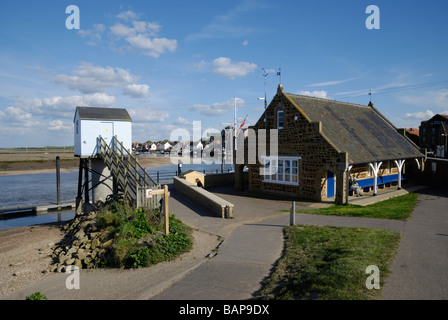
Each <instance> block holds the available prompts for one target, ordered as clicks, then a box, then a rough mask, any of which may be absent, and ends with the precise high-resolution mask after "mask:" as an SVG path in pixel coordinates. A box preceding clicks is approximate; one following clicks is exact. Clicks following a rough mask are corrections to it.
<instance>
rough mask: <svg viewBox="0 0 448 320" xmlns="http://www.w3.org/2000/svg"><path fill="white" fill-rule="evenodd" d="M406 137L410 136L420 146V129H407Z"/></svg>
mask: <svg viewBox="0 0 448 320" xmlns="http://www.w3.org/2000/svg"><path fill="white" fill-rule="evenodd" d="M406 137H408V138H409V139H410V140H411V141H412V142H414V143H415V144H416V145H417V146H420V137H419V131H418V129H416V128H410V129H406Z"/></svg>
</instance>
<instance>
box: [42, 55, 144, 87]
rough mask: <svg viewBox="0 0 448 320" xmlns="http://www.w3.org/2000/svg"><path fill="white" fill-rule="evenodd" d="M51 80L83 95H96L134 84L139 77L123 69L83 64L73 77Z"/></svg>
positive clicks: (59, 77)
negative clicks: (96, 93) (110, 89)
mask: <svg viewBox="0 0 448 320" xmlns="http://www.w3.org/2000/svg"><path fill="white" fill-rule="evenodd" d="M50 80H51V81H53V82H54V83H56V84H62V85H65V86H67V87H68V88H69V89H72V90H79V91H80V92H82V93H94V92H104V91H106V90H107V89H109V88H120V87H125V86H127V85H129V84H134V83H135V82H136V81H137V80H138V77H137V76H134V75H132V74H131V73H130V72H129V71H127V70H125V69H122V68H113V67H102V66H95V65H93V64H91V63H87V62H82V63H80V65H79V66H78V67H77V68H76V69H75V70H74V71H73V75H67V74H59V75H56V76H52V77H50Z"/></svg>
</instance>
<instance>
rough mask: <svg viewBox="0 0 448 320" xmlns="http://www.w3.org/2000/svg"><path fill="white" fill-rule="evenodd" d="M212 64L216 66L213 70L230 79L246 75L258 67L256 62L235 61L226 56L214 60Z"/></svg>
mask: <svg viewBox="0 0 448 320" xmlns="http://www.w3.org/2000/svg"><path fill="white" fill-rule="evenodd" d="M212 66H213V67H214V70H213V72H214V73H215V74H219V75H222V76H225V77H227V78H230V79H235V78H236V77H244V76H246V75H247V74H249V73H252V72H254V71H255V69H257V65H256V64H254V63H249V62H237V63H233V62H232V60H231V59H229V58H225V57H220V58H217V59H215V60H213V63H212Z"/></svg>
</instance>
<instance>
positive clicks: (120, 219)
mask: <svg viewBox="0 0 448 320" xmlns="http://www.w3.org/2000/svg"><path fill="white" fill-rule="evenodd" d="M169 222H170V234H169V235H168V236H165V235H164V234H163V230H164V223H163V222H162V221H161V219H160V215H159V211H158V209H157V210H152V211H149V210H145V209H143V208H140V209H137V210H135V209H132V208H130V207H129V206H127V205H124V204H122V203H121V204H120V203H114V204H113V205H111V206H109V207H107V208H106V209H105V210H104V211H103V212H101V213H100V214H98V217H97V223H98V226H99V227H100V228H102V229H103V231H104V232H105V233H106V234H107V239H108V240H110V239H113V240H114V241H113V245H112V246H111V247H110V249H109V252H108V254H107V255H105V260H104V261H103V263H100V264H98V266H99V265H105V266H109V267H124V268H140V267H146V266H150V265H153V264H156V263H159V262H162V261H166V260H169V259H172V258H174V257H176V256H178V255H180V254H182V253H184V252H187V251H189V250H191V247H192V239H191V228H189V227H187V226H186V225H184V224H183V223H182V222H181V221H180V220H179V219H176V217H175V215H172V216H170V218H169Z"/></svg>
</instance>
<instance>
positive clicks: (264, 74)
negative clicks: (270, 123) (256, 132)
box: [262, 68, 269, 128]
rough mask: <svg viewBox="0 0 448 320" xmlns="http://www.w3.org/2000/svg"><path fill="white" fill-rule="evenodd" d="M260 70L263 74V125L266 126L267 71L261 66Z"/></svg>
mask: <svg viewBox="0 0 448 320" xmlns="http://www.w3.org/2000/svg"><path fill="white" fill-rule="evenodd" d="M262 70H263V76H264V126H265V128H266V109H267V107H268V100H267V97H266V78H267V76H268V74H269V73H267V72H266V70H265V69H264V68H262Z"/></svg>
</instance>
